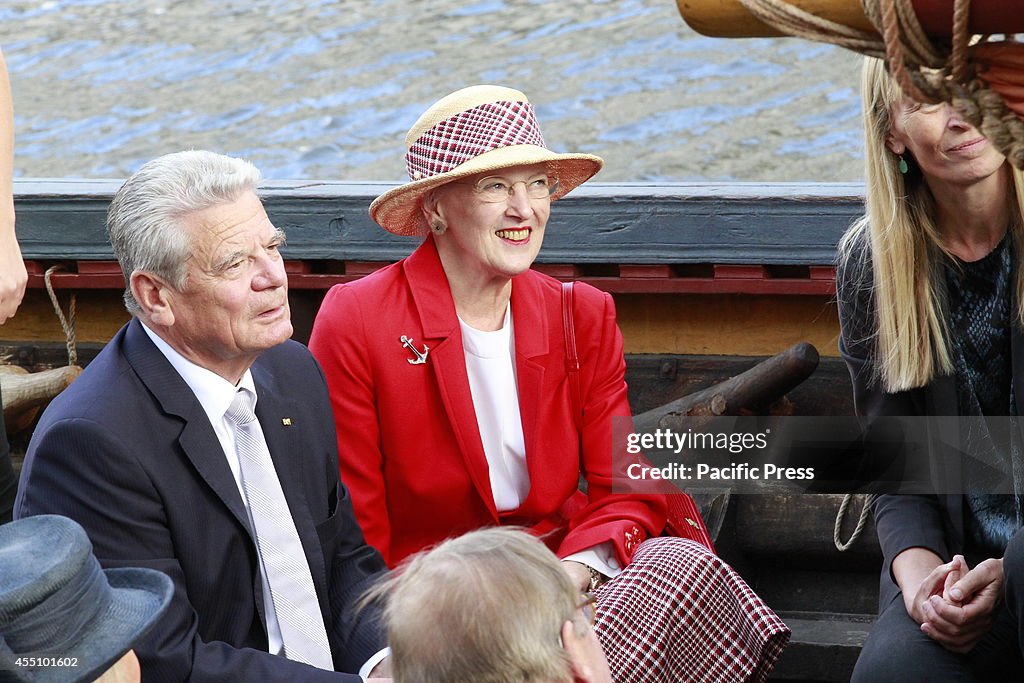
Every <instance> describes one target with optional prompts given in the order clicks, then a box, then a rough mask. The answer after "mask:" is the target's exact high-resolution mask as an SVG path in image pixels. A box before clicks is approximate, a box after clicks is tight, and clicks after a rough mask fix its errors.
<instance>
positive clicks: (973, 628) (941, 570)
mask: <svg viewBox="0 0 1024 683" xmlns="http://www.w3.org/2000/svg"><path fill="white" fill-rule="evenodd" d="M1002 591H1003V561H1002V560H1001V559H1000V560H995V559H989V560H985V561H984V562H981V563H979V564H978V565H977V566H976V567H974V569H971V568H970V567H968V566H967V561H966V560H964V557H963V556H962V555H956V556H954V557H953V559H952V560H951V561H949V562H947V563H945V564H941V565H939V566H938V567H936V568H935V569H933V570H932V571H931V573H930V574H928V575H927V576H926V577H925V578H924V580H923V581H922V582H921V584H920V585H919V586H918V588H917V591H916V592H915V593H914V595H913V596H910V600H909V601H908V604H907V613H908V614H909V615H910V616H911V618H912V619H914V621H916V622H917V623H919V624H920V625H921V631H922V632H924V633H925V635H927V636H928V637H929V638H932V639H933V640H935V641H936V642H938V643H939V644H940V645H942V646H943V647H944V648H946V649H947V650H950V651H952V652H959V653H961V654H963V653H967V652H970V651H971V649H972V648H973V647H974V646H975V645H976V644H977V643H978V641H979V640H981V638H982V637H983V636H984V635H985V633H987V632H988V629H989V627H991V625H992V619H993V616H994V614H995V609H996V607H997V606H998V604H999V601H1000V599H1001V598H1002ZM904 600H905V601H906V600H907V596H905V597H904Z"/></svg>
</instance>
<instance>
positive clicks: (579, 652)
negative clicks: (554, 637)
mask: <svg viewBox="0 0 1024 683" xmlns="http://www.w3.org/2000/svg"><path fill="white" fill-rule="evenodd" d="M562 648H563V649H564V650H565V654H567V655H569V665H570V666H571V667H572V675H573V680H574V681H583V682H584V683H586V682H587V681H592V680H594V672H593V671H591V669H590V662H588V661H587V653H586V651H585V650H584V646H583V638H582V637H580V636H578V635H576V626H575V625H574V624H573V623H572V621H566V622H565V623H564V624H562Z"/></svg>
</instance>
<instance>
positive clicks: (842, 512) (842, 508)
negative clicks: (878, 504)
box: [832, 493, 877, 552]
mask: <svg viewBox="0 0 1024 683" xmlns="http://www.w3.org/2000/svg"><path fill="white" fill-rule="evenodd" d="M876 497H877V496H876V495H875V494H873V493H871V494H868V495H867V496H865V497H864V507H862V508H861V509H860V516H859V517H858V518H857V526H856V528H854V530H853V533H852V534H850V540H848V541H846V542H845V543H843V540H842V538H841V537H840V535H839V534H840V533H841V532H842V529H843V519H845V518H846V510H847V508H849V506H850V501H851V500H853V494H852V493H847V494H846V495H845V496H843V502H842V503H840V504H839V512H838V514H836V526H835V529H834V530H833V531H832V540H833V541H834V542H835V544H836V548H837V549H838V550H839V552H845V551H847V550H849V549H850V546H852V545H853V544H854V543H855V542H856V541H857V539H858V538H860V534H861V532H862V531H864V525H865V524H867V521H868V512H870V510H871V504H872V503H873V502H875V498H876Z"/></svg>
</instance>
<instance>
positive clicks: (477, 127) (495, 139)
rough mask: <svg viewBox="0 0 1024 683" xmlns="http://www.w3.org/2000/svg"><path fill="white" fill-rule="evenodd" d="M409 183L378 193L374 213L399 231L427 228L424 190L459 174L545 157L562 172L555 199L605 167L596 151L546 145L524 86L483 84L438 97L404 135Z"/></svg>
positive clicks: (551, 169) (554, 169) (418, 231)
mask: <svg viewBox="0 0 1024 683" xmlns="http://www.w3.org/2000/svg"><path fill="white" fill-rule="evenodd" d="M405 146H406V154H405V160H406V170H407V171H408V173H409V177H410V178H411V181H410V182H408V183H406V184H405V185H401V186H399V187H396V188H394V189H392V190H389V191H388V192H385V193H384V194H382V195H381V196H379V197H377V198H376V199H375V200H374V201H373V203H372V204H371V205H370V215H371V216H372V217H373V219H374V220H375V221H377V223H378V224H379V225H381V226H382V227H383V228H384V229H386V230H388V231H390V232H393V233H396V234H399V235H422V234H425V233H426V230H427V225H426V219H425V218H424V216H423V213H422V211H421V208H420V207H421V203H422V199H423V196H424V195H425V194H426V193H427V192H429V191H430V190H432V189H434V188H436V187H440V186H441V185H444V184H445V183H449V182H451V181H452V180H455V179H457V178H461V177H465V176H468V175H474V174H477V173H483V172H487V171H493V170H498V169H502V168H509V167H512V166H524V165H531V164H538V163H544V164H547V166H548V172H549V173H552V174H553V175H556V176H558V190H557V191H556V193H555V194H554V195H552V200H555V199H558V198H559V197H562V196H564V195H565V194H566V193H568V192H569V191H570V190H572V189H574V188H575V187H577V186H578V185H580V184H581V183H583V182H585V181H586V180H587V179H589V178H590V177H592V176H593V175H594V174H595V173H597V172H598V171H599V170H600V169H601V166H602V165H603V162H602V160H601V159H600V157H597V156H594V155H592V154H556V153H555V152H552V151H551V150H549V149H548V148H547V146H546V145H545V144H544V137H543V135H541V132H540V126H539V125H538V123H537V117H536V115H535V113H534V109H533V105H531V104H530V103H529V101H528V100H527V99H526V96H525V95H523V93H521V92H519V91H518V90H513V89H512V88H504V87H501V86H494V85H477V86H472V87H469V88H463V89H462V90H458V91H456V92H454V93H452V94H450V95H448V96H447V97H444V98H442V99H441V100H439V101H437V102H436V103H434V104H433V105H432V106H431V107H430V108H429V109H427V111H426V112H424V114H423V115H422V116H420V118H419V120H417V121H416V123H415V124H414V125H413V127H412V128H411V129H410V130H409V133H408V135H407V136H406V139H405Z"/></svg>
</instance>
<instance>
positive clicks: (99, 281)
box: [25, 261, 836, 296]
mask: <svg viewBox="0 0 1024 683" xmlns="http://www.w3.org/2000/svg"><path fill="white" fill-rule="evenodd" d="M50 265H52V264H51V263H48V262H39V261H26V262H25V267H26V269H27V270H28V286H29V287H30V288H34V289H42V288H43V287H44V286H45V285H44V281H43V274H44V273H45V272H46V268H47V267H49V266H50ZM384 265H387V264H385V263H369V262H365V261H360V262H347V263H345V264H344V266H345V272H344V274H336V273H315V272H312V271H313V264H311V263H308V262H303V261H288V262H286V263H285V271H286V272H287V273H288V286H289V287H291V288H292V289H305V290H318V289H319V290H326V289H329V288H330V287H332V286H334V285H336V284H339V283H341V282H351V281H352V280H356V279H358V278H360V277H363V276H365V275H369V274H370V273H372V272H374V271H375V270H377V269H378V268H380V267H382V266H384ZM65 266H66V267H67V268H77V272H68V271H59V272H56V273H54V274H53V277H52V278H51V280H52V282H53V286H54V289H112V290H120V289H124V278H123V277H122V276H121V269H120V267H119V266H118V265H117V262H116V261H79V262H77V263H75V262H73V261H72V262H67V263H66V264H65ZM538 270H540V271H541V272H546V273H547V274H549V275H551V276H552V277H556V278H558V279H560V280H578V281H580V282H586V283H587V284H590V285H593V286H594V287H597V288H598V289H602V290H604V291H606V292H612V293H620V294H762V295H783V296H833V295H835V278H836V275H835V268H833V267H831V266H810V267H809V268H808V269H807V272H808V277H772V274H771V272H770V270H769V269H768V268H766V267H764V266H759V265H733V264H721V265H716V266H714V277H690V276H685V275H680V274H679V273H678V272H677V271H673V269H672V267H671V266H667V265H644V264H622V265H620V266H619V275H617V276H591V275H587V274H586V268H585V267H584V268H581V267H580V266H577V265H573V264H538Z"/></svg>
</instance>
